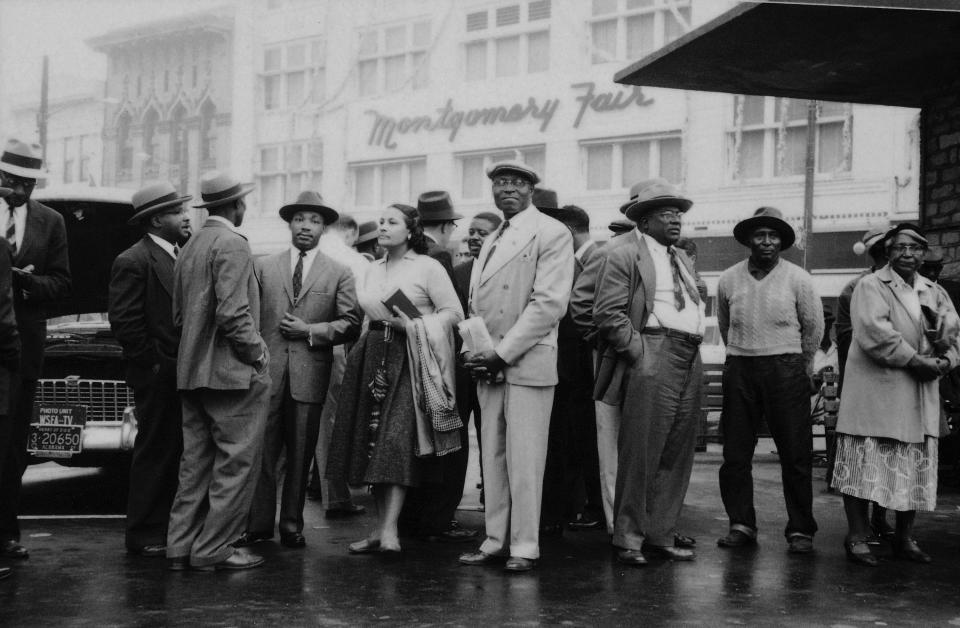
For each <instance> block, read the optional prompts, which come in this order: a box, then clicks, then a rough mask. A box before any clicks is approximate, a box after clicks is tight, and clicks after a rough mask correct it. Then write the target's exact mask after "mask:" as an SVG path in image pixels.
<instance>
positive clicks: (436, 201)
mask: <svg viewBox="0 0 960 628" xmlns="http://www.w3.org/2000/svg"><path fill="white" fill-rule="evenodd" d="M417 211H418V212H420V221H421V222H423V223H425V224H429V223H431V222H447V221H449V220H460V219H461V218H463V216H461V215H460V214H458V213H457V212H455V211H453V203H451V202H450V194H449V193H447V192H445V191H444V190H434V191H431V192H424V193H423V194H421V195H420V197H419V198H417Z"/></svg>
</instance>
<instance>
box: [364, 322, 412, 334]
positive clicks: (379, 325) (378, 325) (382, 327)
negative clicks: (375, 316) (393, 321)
mask: <svg viewBox="0 0 960 628" xmlns="http://www.w3.org/2000/svg"><path fill="white" fill-rule="evenodd" d="M369 328H370V329H372V330H374V331H387V329H392V330H393V333H395V334H405V333H406V332H405V331H404V330H402V329H397V328H396V327H393V328H391V327H390V325H388V324H387V323H384V322H383V321H370V325H369Z"/></svg>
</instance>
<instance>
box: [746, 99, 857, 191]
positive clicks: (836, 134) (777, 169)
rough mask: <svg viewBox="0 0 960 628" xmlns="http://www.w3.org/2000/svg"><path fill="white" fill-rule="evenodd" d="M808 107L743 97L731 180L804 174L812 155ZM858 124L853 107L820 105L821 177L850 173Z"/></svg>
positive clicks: (817, 156) (817, 140) (817, 138)
mask: <svg viewBox="0 0 960 628" xmlns="http://www.w3.org/2000/svg"><path fill="white" fill-rule="evenodd" d="M807 102H808V101H806V100H794V99H790V98H771V97H763V96H737V97H736V98H735V100H734V111H733V125H732V128H731V129H730V131H729V132H728V133H727V146H728V151H727V152H728V156H727V167H728V172H729V173H730V176H731V178H733V179H737V180H744V179H769V178H773V177H790V176H801V175H803V173H804V170H805V167H806V156H807ZM852 124H853V109H852V107H851V106H850V105H847V104H843V103H830V102H821V103H819V108H818V115H817V132H816V135H815V138H814V142H815V143H814V151H815V152H814V157H815V160H816V171H817V172H819V173H835V172H847V171H849V170H850V164H851V162H852V159H851V153H852V143H851V141H850V138H851V135H850V131H851V128H852Z"/></svg>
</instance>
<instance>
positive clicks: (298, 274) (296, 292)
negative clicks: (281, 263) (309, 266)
mask: <svg viewBox="0 0 960 628" xmlns="http://www.w3.org/2000/svg"><path fill="white" fill-rule="evenodd" d="M306 256H307V254H306V253H304V252H303V251H300V257H299V259H297V267H296V268H294V269H293V300H294V301H296V300H297V299H299V298H300V289H301V288H303V258H304V257H306Z"/></svg>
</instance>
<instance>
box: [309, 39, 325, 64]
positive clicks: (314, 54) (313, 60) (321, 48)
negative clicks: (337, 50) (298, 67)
mask: <svg viewBox="0 0 960 628" xmlns="http://www.w3.org/2000/svg"><path fill="white" fill-rule="evenodd" d="M325 43H326V42H324V40H322V39H317V40H315V41H312V42H310V64H311V65H315V66H316V65H325V64H326V62H327V47H326V46H325V45H324V44H325Z"/></svg>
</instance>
